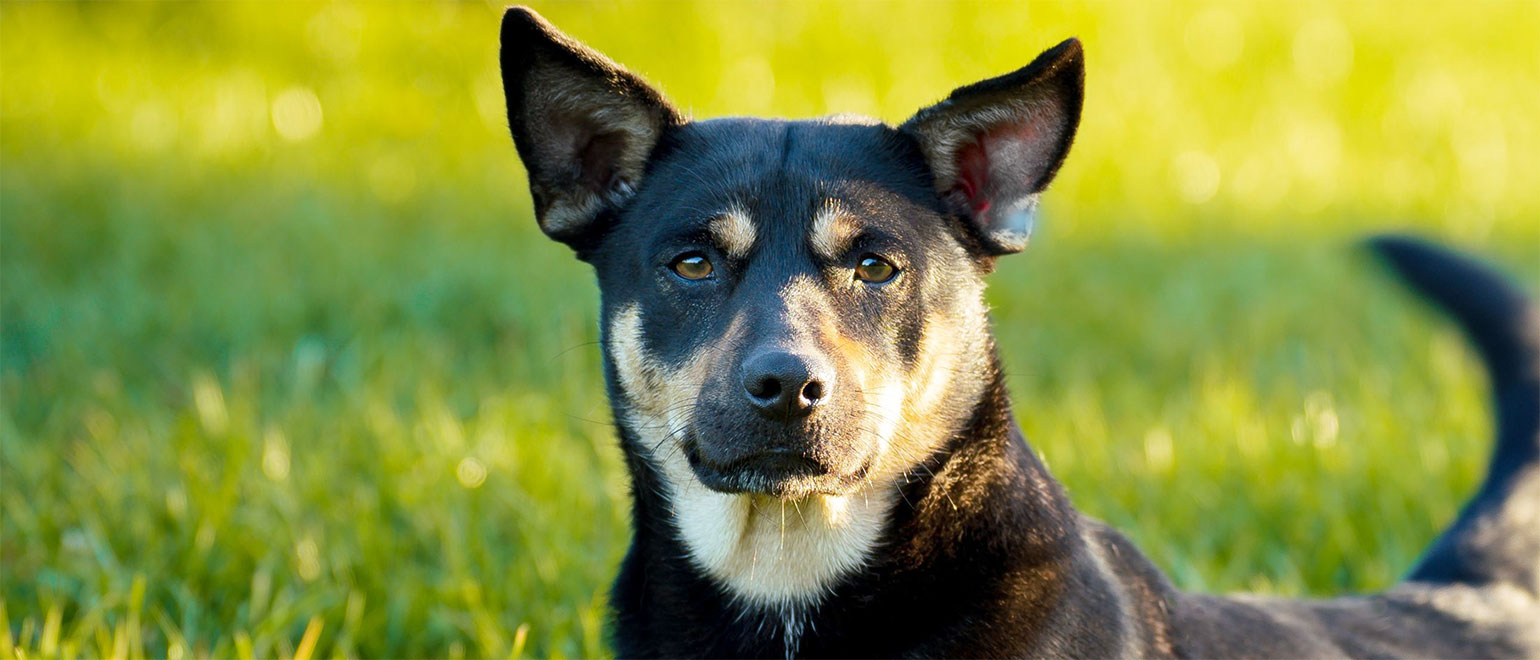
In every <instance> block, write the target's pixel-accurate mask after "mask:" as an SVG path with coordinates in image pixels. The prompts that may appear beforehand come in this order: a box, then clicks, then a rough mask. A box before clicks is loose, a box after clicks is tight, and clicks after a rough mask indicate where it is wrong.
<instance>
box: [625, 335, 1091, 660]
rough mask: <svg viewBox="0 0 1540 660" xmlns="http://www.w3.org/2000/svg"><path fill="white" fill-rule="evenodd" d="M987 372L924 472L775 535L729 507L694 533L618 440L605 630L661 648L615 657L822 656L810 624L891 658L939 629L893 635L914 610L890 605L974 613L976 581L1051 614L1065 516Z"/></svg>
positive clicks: (982, 588) (765, 512) (1068, 530)
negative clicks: (965, 600)
mask: <svg viewBox="0 0 1540 660" xmlns="http://www.w3.org/2000/svg"><path fill="white" fill-rule="evenodd" d="M990 365H991V369H990V374H989V382H988V386H987V387H986V388H985V390H984V394H983V396H981V397H980V398H979V400H978V403H977V405H976V407H975V408H974V410H973V414H972V415H971V417H969V418H968V419H967V421H966V422H965V423H964V424H963V425H962V427H961V428H958V429H955V430H954V431H953V432H952V433H950V434H949V435H950V437H949V438H947V439H945V440H942V441H939V442H938V443H937V444H938V446H939V447H940V449H938V450H937V451H936V452H935V453H934V454H933V455H932V456H931V457H930V459H929V460H928V461H926V462H925V463H924V464H921V465H917V466H915V467H913V468H912V469H910V470H909V471H908V472H907V473H905V474H903V475H902V476H901V477H900V478H898V479H897V480H896V481H895V482H893V483H889V484H880V485H879V484H873V485H872V487H871V490H870V491H869V492H864V493H858V494H857V495H855V496H851V497H847V498H844V500H843V502H842V503H841V504H836V505H835V506H843V507H845V508H844V509H842V510H840V511H835V512H830V511H828V510H826V509H819V510H816V511H808V510H805V509H804V510H794V509H792V508H788V509H787V510H786V511H785V515H786V516H787V517H788V518H790V517H791V516H796V518H792V519H791V524H789V525H788V524H786V523H782V522H780V521H781V520H783V519H782V518H781V516H782V511H781V509H780V508H779V507H772V506H769V503H768V502H762V503H758V504H757V505H756V503H755V502H754V501H753V500H750V499H740V500H734V501H737V502H741V503H740V504H737V506H739V507H742V508H741V509H739V510H738V514H737V515H739V517H737V518H735V520H739V521H742V522H741V523H740V524H738V526H733V525H726V526H719V527H717V528H708V529H701V528H699V525H700V524H701V521H692V520H691V516H698V515H700V512H699V511H689V510H682V509H684V508H688V507H689V506H691V505H689V504H687V503H684V502H682V501H681V500H682V499H683V500H688V499H689V498H681V497H680V495H679V493H677V492H675V489H674V488H671V486H670V483H671V482H673V481H675V480H677V478H678V477H679V476H681V475H671V474H665V472H664V471H665V470H668V469H669V468H668V467H667V466H666V465H664V466H660V465H658V463H657V462H656V461H655V460H652V459H649V458H647V457H646V454H644V453H642V452H639V451H636V450H635V449H637V447H636V445H637V440H638V437H637V436H636V435H635V434H633V433H632V432H631V431H630V430H628V429H626V428H625V427H624V426H622V435H623V442H626V443H629V444H630V445H632V446H631V447H630V449H631V450H629V451H628V452H627V456H628V460H629V462H630V469H631V474H632V478H633V487H632V494H633V511H634V527H635V530H634V531H635V537H634V539H633V542H632V546H631V549H630V552H629V554H628V556H627V557H626V560H625V562H626V565H625V567H624V569H623V570H622V573H621V577H620V580H619V581H617V583H616V585H615V592H614V594H613V597H614V606H615V608H616V611H617V615H618V625H619V626H621V627H622V628H623V629H625V630H627V631H628V632H630V631H637V630H639V631H643V632H640V633H638V634H635V635H633V634H626V635H621V638H622V639H629V640H640V639H649V638H651V639H656V640H657V641H658V643H659V644H660V645H659V646H657V647H655V648H650V649H644V648H637V649H620V650H621V651H622V653H641V654H656V653H664V654H669V653H667V652H666V651H667V650H668V649H670V648H672V649H674V650H676V651H679V652H686V649H683V648H680V647H674V646H670V644H672V643H675V642H677V641H678V640H675V641H674V642H670V641H669V640H668V639H666V638H667V637H668V636H670V635H674V636H679V637H678V639H694V640H696V641H695V642H694V643H696V644H697V646H696V647H694V648H693V649H690V650H688V651H687V652H689V653H697V654H698V653H705V654H707V655H722V654H732V655H738V654H745V653H747V654H756V653H757V654H765V653H770V654H775V655H779V654H780V653H781V652H784V653H786V654H791V653H794V652H796V651H797V650H798V648H799V647H800V648H801V649H802V650H803V651H807V650H809V648H810V646H809V645H810V644H815V645H816V644H820V643H824V644H827V643H829V642H830V641H831V639H832V638H820V637H819V634H818V633H819V629H820V624H822V631H823V632H832V630H831V629H833V628H839V629H842V630H846V631H847V632H848V631H849V630H851V629H852V627H857V628H858V627H860V626H863V625H866V624H868V623H870V624H871V625H874V626H879V627H880V628H887V629H891V630H894V631H895V632H894V633H892V634H891V635H890V636H889V639H891V640H893V641H894V642H895V643H897V642H898V641H899V640H901V639H903V638H906V637H908V636H910V635H913V634H919V633H920V632H921V631H926V630H929V631H932V632H934V630H935V628H936V627H937V626H944V625H945V621H944V619H942V618H937V617H928V618H927V617H915V618H914V620H913V621H910V622H909V625H899V624H901V623H902V619H906V618H910V617H912V616H914V614H913V612H915V611H917V610H914V609H912V608H911V609H910V610H909V611H907V612H906V611H904V610H903V609H902V608H898V609H894V608H893V606H892V605H891V603H912V602H915V599H917V598H918V599H924V598H925V597H926V593H927V590H931V589H937V588H942V589H947V590H955V589H968V590H971V591H972V593H973V595H974V601H975V602H977V603H988V602H991V601H992V598H991V592H992V591H994V590H997V589H1001V588H1003V587H1002V586H999V585H1000V584H1001V583H1000V581H999V580H995V579H991V576H999V575H1002V574H1011V575H1022V574H1033V575H1035V577H1034V578H1033V579H1029V580H1025V581H1020V580H1018V581H1014V582H1012V586H1011V587H1010V588H1011V589H1013V596H1012V597H1013V598H1019V597H1020V596H1021V593H1020V590H1021V589H1022V588H1023V585H1024V584H1025V585H1027V586H1028V588H1031V589H1037V590H1039V591H1040V593H1038V594H1036V595H1034V599H1039V598H1040V599H1041V600H1042V601H1043V602H1044V603H1049V602H1056V601H1057V600H1058V599H1060V598H1061V597H1062V596H1063V593H1064V590H1065V584H1066V582H1065V580H1066V579H1067V577H1068V576H1069V573H1070V572H1071V571H1070V570H1069V569H1068V568H1067V567H1068V566H1069V564H1070V563H1072V559H1073V557H1074V556H1075V554H1076V553H1075V549H1076V548H1077V547H1079V544H1080V543H1081V539H1080V536H1079V535H1080V533H1081V529H1080V522H1079V516H1078V514H1077V513H1076V512H1075V511H1074V509H1073V507H1072V506H1071V505H1070V503H1069V500H1068V498H1067V497H1066V496H1065V494H1064V492H1063V489H1062V487H1061V486H1060V485H1059V484H1058V482H1056V481H1055V480H1054V479H1053V478H1052V476H1050V475H1049V474H1048V471H1047V469H1046V467H1045V466H1044V465H1043V464H1042V462H1041V461H1039V460H1038V459H1037V458H1036V457H1035V456H1034V455H1033V454H1032V453H1031V451H1030V450H1029V449H1028V448H1027V446H1026V443H1025V441H1024V440H1023V439H1022V437H1021V433H1020V430H1019V429H1018V427H1017V426H1016V423H1015V420H1014V419H1013V417H1012V415H1011V411H1010V405H1009V401H1008V398H1007V394H1006V389H1005V386H1004V382H1003V379H1002V377H1001V374H1000V372H999V369H998V361H997V360H994V359H991V361H990ZM696 496H700V494H699V493H697V494H696ZM704 497H710V496H704ZM718 497H721V498H726V499H727V500H732V498H741V497H742V496H726V495H719V494H718ZM815 506H824V507H827V506H828V505H827V504H823V503H820V504H817V505H815ZM830 513H833V514H834V515H833V516H832V517H825V518H819V516H828V515H829V514H830ZM810 514H811V516H813V519H812V520H809V515H810ZM841 515H843V516H844V517H843V518H841V517H840V516H841ZM767 524H769V525H772V526H771V527H770V529H765V527H766V525H767ZM755 526H758V528H755ZM692 527H693V528H692ZM1002 530H1006V531H1002ZM710 534H715V535H716V536H715V537H714V538H713V537H709V535H710ZM788 534H790V535H793V536H786V535H788ZM734 553H737V554H734ZM819 553H827V554H828V555H833V556H825V555H820V554H819ZM703 554H710V555H711V556H704V557H703V556H702V555H703ZM724 558H726V561H723V559H724ZM735 561H736V562H737V563H738V564H743V563H744V562H745V561H746V562H747V564H746V565H734V564H733V562H735ZM724 571H725V572H724ZM743 571H747V573H744V572H743ZM777 580H779V582H777ZM799 589H801V590H802V591H800V592H799V591H798V590H799ZM777 590H780V591H779V593H778V592H777ZM873 603H884V604H885V605H882V606H880V607H870V605H871V604H873ZM956 616H969V614H968V613H967V612H957V613H956ZM1018 618H1019V617H1018ZM843 637H845V638H851V639H853V638H855V637H851V636H848V635H846V636H843ZM915 639H916V640H919V639H924V638H923V637H916V638H915ZM916 643H918V641H916ZM819 648H821V649H823V650H829V651H836V652H837V651H838V647H837V646H826V645H825V646H820V647H819ZM894 648H895V649H898V648H905V647H903V646H901V645H896V646H895V647H894ZM713 650H714V651H717V652H716V653H713V652H711V651H713ZM863 652H864V653H871V652H872V649H867V650H865V651H863ZM836 654H837V653H836Z"/></svg>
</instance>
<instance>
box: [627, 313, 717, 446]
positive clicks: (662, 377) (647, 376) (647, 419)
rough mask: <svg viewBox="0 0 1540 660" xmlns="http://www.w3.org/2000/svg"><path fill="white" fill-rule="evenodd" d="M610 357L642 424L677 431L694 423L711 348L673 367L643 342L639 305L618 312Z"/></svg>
mask: <svg viewBox="0 0 1540 660" xmlns="http://www.w3.org/2000/svg"><path fill="white" fill-rule="evenodd" d="M609 343H610V356H611V359H612V360H614V363H615V373H616V375H617V376H619V378H620V388H621V389H622V390H624V391H625V393H626V398H627V400H628V401H629V402H630V403H631V409H632V412H633V413H635V414H636V417H638V418H639V419H634V420H633V421H635V422H636V423H637V424H638V425H643V426H645V427H647V429H639V430H656V429H664V430H666V431H670V432H671V431H673V430H676V429H680V428H683V427H684V426H685V425H687V424H688V423H689V422H690V417H691V414H692V413H693V412H694V406H693V405H691V403H692V402H693V401H694V400H695V398H696V397H697V396H698V395H699V393H700V390H701V387H702V385H703V384H704V383H705V379H706V374H707V373H708V369H709V368H710V366H711V362H710V360H708V359H707V357H708V353H710V352H711V351H709V350H707V349H705V348H702V349H700V350H697V351H695V354H694V355H691V356H690V357H689V359H687V360H686V361H685V363H684V364H683V365H681V366H680V367H679V368H678V369H669V368H667V367H666V366H665V365H663V364H661V363H660V362H658V361H657V360H656V359H654V358H653V357H652V356H650V355H648V354H647V350H646V348H645V347H644V346H643V343H642V315H641V311H640V309H639V308H638V307H637V306H636V305H629V306H627V307H625V308H624V309H622V310H621V311H619V312H617V313H616V314H615V317H614V320H612V321H611V322H610V333H609Z"/></svg>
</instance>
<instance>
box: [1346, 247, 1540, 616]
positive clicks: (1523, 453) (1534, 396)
mask: <svg viewBox="0 0 1540 660" xmlns="http://www.w3.org/2000/svg"><path fill="white" fill-rule="evenodd" d="M1369 247H1370V248H1371V249H1372V250H1374V252H1376V253H1377V254H1379V256H1380V257H1381V258H1383V259H1384V260H1385V261H1386V262H1387V263H1388V264H1389V265H1390V266H1391V268H1392V269H1394V270H1395V271H1396V273H1397V274H1399V275H1400V276H1401V278H1402V279H1403V280H1404V281H1405V282H1406V283H1407V284H1408V285H1409V286H1410V287H1411V288H1412V289H1414V290H1416V291H1417V292H1418V293H1420V294H1422V295H1423V296H1424V297H1426V298H1427V299H1428V300H1430V301H1431V302H1432V303H1434V304H1435V305H1437V306H1438V307H1439V308H1441V309H1442V310H1443V311H1444V312H1445V313H1446V314H1448V315H1449V316H1450V317H1452V318H1453V319H1454V321H1455V322H1456V323H1458V324H1459V325H1460V327H1461V329H1463V330H1464V331H1465V334H1466V336H1467V337H1468V338H1469V339H1470V341H1471V343H1472V344H1474V345H1475V346H1476V349H1477V351H1478V352H1479V353H1480V354H1481V357H1482V360H1483V361H1484V362H1485V363H1486V367H1487V372H1488V374H1489V375H1490V376H1491V381H1492V395H1493V397H1494V399H1495V401H1494V404H1495V408H1496V414H1497V424H1496V430H1497V446H1496V449H1495V451H1494V452H1493V454H1492V461H1491V464H1490V465H1489V466H1488V467H1487V477H1486V481H1485V482H1483V483H1482V484H1481V489H1480V490H1478V491H1477V492H1476V495H1475V496H1474V497H1472V498H1471V500H1470V501H1469V502H1468V503H1466V505H1465V509H1464V510H1463V511H1461V512H1460V516H1459V518H1457V519H1456V520H1455V522H1454V524H1453V525H1450V527H1449V528H1448V529H1447V530H1445V531H1444V533H1443V535H1442V536H1440V537H1439V538H1438V540H1437V541H1435V542H1434V544H1433V546H1432V547H1430V548H1429V549H1428V550H1427V552H1426V554H1424V555H1423V558H1422V560H1421V562H1419V563H1418V565H1417V567H1416V568H1415V569H1413V570H1412V572H1411V574H1410V575H1409V576H1408V577H1407V579H1409V580H1417V581H1424V582H1445V583H1447V582H1461V583H1467V584H1472V585H1484V584H1499V583H1500V584H1510V585H1513V586H1517V587H1520V588H1522V589H1524V590H1526V591H1529V592H1530V593H1533V594H1537V595H1540V311H1537V310H1536V308H1535V305H1534V304H1533V303H1532V302H1531V301H1530V300H1529V298H1528V297H1527V296H1525V295H1524V293H1523V292H1522V291H1520V290H1519V288H1518V287H1517V286H1515V285H1514V284H1512V283H1511V282H1509V281H1508V280H1507V279H1506V278H1504V277H1503V276H1502V275H1501V274H1500V273H1497V272H1496V271H1494V270H1492V269H1491V268H1490V267H1488V266H1486V265H1483V264H1481V263H1478V262H1477V261H1475V260H1473V259H1470V258H1468V257H1464V256H1461V255H1459V254H1455V253H1454V252H1452V251H1450V250H1448V249H1445V248H1442V247H1438V246H1436V245H1433V244H1431V243H1428V242H1425V241H1422V240H1418V239H1415V238H1411V237H1407V236H1388V235H1387V236H1377V237H1374V238H1372V239H1370V240H1369Z"/></svg>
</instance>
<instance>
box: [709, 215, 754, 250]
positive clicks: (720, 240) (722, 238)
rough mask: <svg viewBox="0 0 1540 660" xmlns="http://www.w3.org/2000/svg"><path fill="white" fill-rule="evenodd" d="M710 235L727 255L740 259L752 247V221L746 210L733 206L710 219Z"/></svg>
mask: <svg viewBox="0 0 1540 660" xmlns="http://www.w3.org/2000/svg"><path fill="white" fill-rule="evenodd" d="M711 235H712V237H713V238H715V239H716V241H717V245H719V246H721V247H722V249H723V250H724V251H726V252H727V254H728V255H729V256H732V257H734V258H738V259H741V258H743V257H744V256H746V255H748V253H749V250H751V249H753V248H754V237H755V230H754V221H753V220H752V219H750V218H749V214H748V212H747V211H744V210H743V209H741V208H734V209H731V210H729V211H728V212H726V213H723V214H722V215H720V216H718V217H717V218H716V219H715V220H712V221H711Z"/></svg>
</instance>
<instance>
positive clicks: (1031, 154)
mask: <svg viewBox="0 0 1540 660" xmlns="http://www.w3.org/2000/svg"><path fill="white" fill-rule="evenodd" d="M1084 93H1085V59H1084V55H1083V52H1082V50H1081V48H1080V42H1079V41H1077V40H1075V39H1070V40H1067V41H1065V42H1064V43H1061V44H1059V45H1057V46H1054V47H1053V48H1051V49H1049V50H1048V51H1046V52H1044V53H1043V54H1042V55H1038V56H1037V59H1035V60H1033V61H1032V63H1031V64H1028V65H1027V66H1025V67H1023V68H1022V69H1020V70H1018V71H1015V72H1013V73H1009V74H1006V75H1003V76H1000V77H998V78H990V79H989V80H985V81H982V82H978V83H974V84H972V85H968V86H967V87H961V88H958V89H956V90H954V91H953V92H952V94H951V95H950V96H948V97H947V98H946V100H944V101H942V102H940V103H937V104H935V105H933V106H930V107H928V108H925V109H924V110H921V111H919V112H918V113H916V114H915V115H914V117H912V118H911V119H909V121H907V122H904V124H903V126H901V127H900V129H901V130H903V131H905V132H907V133H909V134H910V135H913V136H914V138H915V139H916V140H917V141H918V142H919V144H920V150H921V151H922V152H923V153H924V155H925V159H926V160H927V161H928V162H929V164H930V169H931V172H932V174H933V175H934V177H935V185H936V191H937V192H939V193H940V194H941V196H942V199H943V200H945V202H946V203H947V204H948V205H949V206H951V207H952V210H953V211H955V212H956V213H958V214H959V215H961V216H963V217H964V218H966V219H968V220H969V221H970V224H971V226H972V229H973V230H974V231H975V233H976V235H977V236H978V237H979V239H980V241H981V242H982V243H983V245H984V247H985V249H986V250H988V251H989V252H990V253H991V255H1001V254H1010V253H1013V252H1020V251H1021V250H1022V249H1024V248H1026V246H1027V237H1028V235H1029V234H1030V233H1031V230H1032V222H1033V216H1034V214H1035V213H1036V211H1037V196H1038V193H1040V192H1042V191H1043V189H1044V188H1047V187H1048V183H1049V182H1050V181H1052V180H1053V175H1054V174H1055V173H1056V172H1058V170H1059V165H1060V164H1061V163H1063V162H1064V157H1065V156H1066V155H1068V154H1069V145H1070V143H1071V142H1072V141H1073V140H1074V138H1075V127H1076V126H1077V125H1079V123H1080V106H1081V100H1082V98H1083V97H1084Z"/></svg>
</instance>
